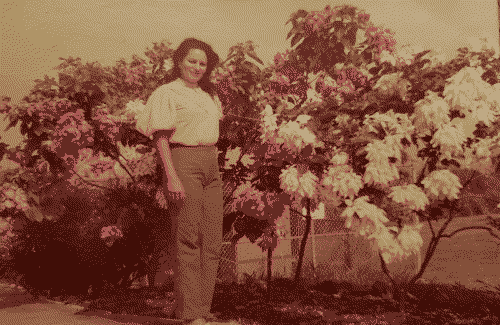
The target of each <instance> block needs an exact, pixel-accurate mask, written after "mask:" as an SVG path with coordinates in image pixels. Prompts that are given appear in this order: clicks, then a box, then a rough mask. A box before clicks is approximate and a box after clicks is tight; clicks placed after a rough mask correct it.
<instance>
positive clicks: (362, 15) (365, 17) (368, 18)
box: [358, 13, 370, 23]
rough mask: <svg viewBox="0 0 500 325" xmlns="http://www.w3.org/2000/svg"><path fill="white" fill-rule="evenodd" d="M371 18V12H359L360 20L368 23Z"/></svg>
mask: <svg viewBox="0 0 500 325" xmlns="http://www.w3.org/2000/svg"><path fill="white" fill-rule="evenodd" d="M369 20H370V15H369V14H362V13H359V14H358V21H359V22H360V23H367V22H368V21H369Z"/></svg>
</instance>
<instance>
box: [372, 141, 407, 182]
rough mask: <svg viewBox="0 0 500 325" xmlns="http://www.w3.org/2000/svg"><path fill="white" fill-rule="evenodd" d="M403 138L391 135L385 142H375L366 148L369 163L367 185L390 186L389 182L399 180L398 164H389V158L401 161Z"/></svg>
mask: <svg viewBox="0 0 500 325" xmlns="http://www.w3.org/2000/svg"><path fill="white" fill-rule="evenodd" d="M401 137H402V135H389V136H386V137H385V138H384V140H375V141H373V143H369V144H368V145H367V146H366V151H367V152H368V154H367V156H366V159H368V160H369V163H368V164H367V165H366V171H365V176H364V181H365V183H367V184H373V183H378V184H381V185H388V184H389V182H391V181H393V180H396V179H399V171H398V168H397V166H396V164H391V163H390V162H389V157H394V158H396V159H397V160H398V161H401V150H402V145H401Z"/></svg>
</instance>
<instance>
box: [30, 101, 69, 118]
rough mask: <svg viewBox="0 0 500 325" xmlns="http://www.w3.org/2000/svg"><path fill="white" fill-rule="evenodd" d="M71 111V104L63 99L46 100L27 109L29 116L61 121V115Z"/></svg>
mask: <svg viewBox="0 0 500 325" xmlns="http://www.w3.org/2000/svg"><path fill="white" fill-rule="evenodd" d="M70 109H71V102H70V101H69V100H67V99H66V98H63V99H56V100H54V99H44V100H42V101H40V102H36V103H30V104H29V106H28V107H27V113H28V115H29V116H33V115H35V116H39V117H40V118H41V119H48V120H59V118H60V117H61V115H63V114H64V113H66V112H68V111H69V110H70Z"/></svg>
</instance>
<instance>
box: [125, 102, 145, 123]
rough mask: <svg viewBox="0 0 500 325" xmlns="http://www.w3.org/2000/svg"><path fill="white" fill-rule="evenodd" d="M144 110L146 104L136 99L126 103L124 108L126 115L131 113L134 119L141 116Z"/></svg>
mask: <svg viewBox="0 0 500 325" xmlns="http://www.w3.org/2000/svg"><path fill="white" fill-rule="evenodd" d="M145 108H146V104H145V102H144V101H143V100H140V99H136V100H131V101H129V102H128V103H127V105H126V106H125V111H126V112H127V113H132V115H133V116H134V117H136V119H137V116H139V115H141V114H142V112H144V109H145Z"/></svg>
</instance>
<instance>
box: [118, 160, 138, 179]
mask: <svg viewBox="0 0 500 325" xmlns="http://www.w3.org/2000/svg"><path fill="white" fill-rule="evenodd" d="M120 157H122V158H123V159H124V160H125V161H126V162H127V163H128V160H127V159H126V158H125V157H123V155H122V154H121V153H120V154H118V157H116V161H118V163H119V164H120V166H121V168H123V169H124V170H125V171H126V172H127V174H128V175H129V176H130V178H131V179H132V182H134V183H135V178H134V176H132V174H131V173H130V172H129V171H128V169H127V168H126V167H125V165H123V164H122V162H121V161H120V159H119V158H120Z"/></svg>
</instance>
